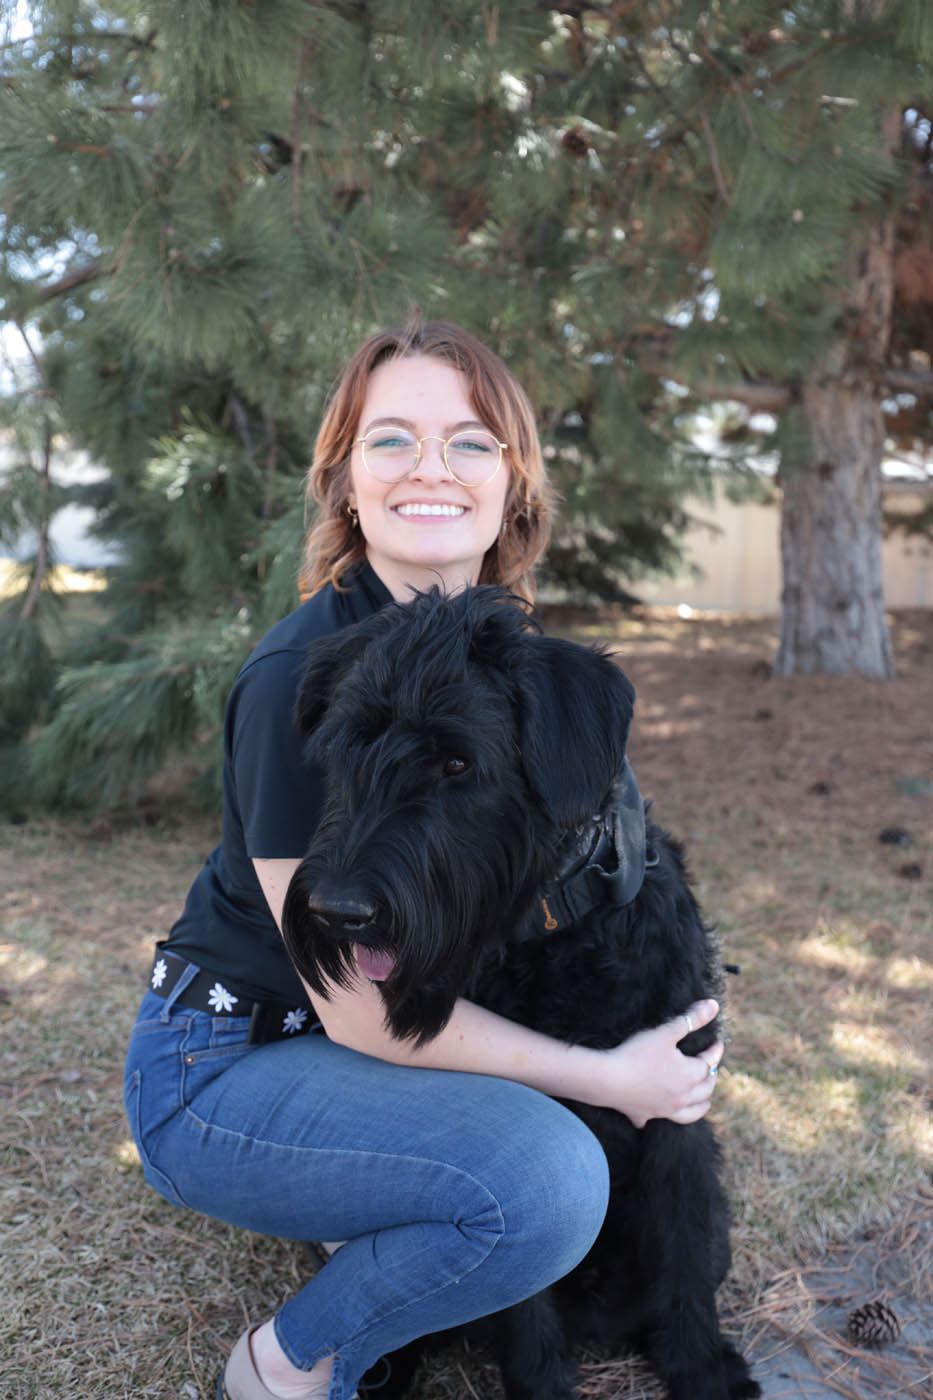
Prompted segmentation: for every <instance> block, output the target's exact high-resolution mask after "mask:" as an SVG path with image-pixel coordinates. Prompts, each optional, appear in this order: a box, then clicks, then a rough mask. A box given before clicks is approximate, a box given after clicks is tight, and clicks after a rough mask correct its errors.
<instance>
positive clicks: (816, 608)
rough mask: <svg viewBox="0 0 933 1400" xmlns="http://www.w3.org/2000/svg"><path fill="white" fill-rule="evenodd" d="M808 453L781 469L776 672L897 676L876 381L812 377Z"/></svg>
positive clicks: (807, 395)
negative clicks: (887, 606)
mask: <svg viewBox="0 0 933 1400" xmlns="http://www.w3.org/2000/svg"><path fill="white" fill-rule="evenodd" d="M803 411H804V415H805V419H806V427H807V429H808V433H807V435H806V436H807V437H808V439H809V451H808V452H807V453H806V457H805V458H804V459H802V460H799V461H797V462H793V463H791V464H790V465H789V467H787V468H782V472H781V477H782V485H783V489H784V506H783V511H782V514H781V564H782V569H783V578H784V586H783V592H782V595H781V641H780V647H779V649H778V655H777V661H776V662H775V670H776V671H777V672H778V674H779V675H784V676H790V675H812V674H814V673H822V674H825V675H852V674H861V675H865V676H876V677H881V678H886V677H890V676H893V675H894V658H893V655H892V652H891V642H890V638H889V636H888V628H887V623H886V621H885V616H884V601H883V598H882V587H881V450H882V440H883V426H882V419H881V408H880V406H879V404H878V403H877V402H876V400H875V396H874V390H873V387H872V386H871V385H865V384H862V385H859V384H850V383H845V382H843V381H840V380H835V381H830V382H829V383H827V384H822V385H817V384H808V385H807V387H806V389H805V390H804V394H803Z"/></svg>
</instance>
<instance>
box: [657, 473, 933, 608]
mask: <svg viewBox="0 0 933 1400" xmlns="http://www.w3.org/2000/svg"><path fill="white" fill-rule="evenodd" d="M928 499H929V496H924V495H923V494H921V492H920V491H919V490H918V489H917V488H913V487H903V486H900V485H888V486H887V487H886V488H885V504H886V505H887V506H889V507H892V508H894V509H896V510H898V511H905V512H906V511H909V510H916V509H919V507H920V506H921V505H922V504H923V503H924V501H925V500H928ZM687 509H688V511H689V513H690V515H691V516H692V517H693V519H694V521H695V524H694V525H692V526H691V528H690V530H689V531H688V533H687V537H686V541H685V553H686V558H687V568H686V569H685V570H684V571H683V572H682V573H681V574H679V575H678V576H677V577H676V578H669V579H660V580H658V581H656V582H654V581H648V580H646V579H642V580H639V581H638V582H637V583H635V584H634V585H633V591H634V592H636V593H637V594H638V596H639V597H640V598H642V599H643V600H644V601H645V602H646V603H657V604H661V605H665V606H677V604H679V603H688V604H689V605H690V606H691V607H693V608H713V609H723V610H725V611H731V612H766V613H776V612H777V611H778V610H779V608H780V602H781V568H780V563H781V561H780V544H779V532H780V514H779V510H778V507H777V505H759V504H755V503H752V502H749V503H747V504H743V505H736V504H735V503H733V502H732V501H729V500H728V499H727V498H726V496H725V494H724V493H723V492H720V493H718V496H717V501H716V504H715V506H711V505H708V504H706V503H705V502H702V501H689V502H688V503H687ZM704 522H709V523H710V524H712V525H713V526H714V529H713V530H710V529H708V528H706V525H705V523H704ZM691 564H693V565H695V566H697V567H698V568H699V569H700V570H701V573H700V576H699V577H698V578H694V577H693V576H692V575H691V572H690V569H689V566H690V565H691ZM882 566H883V569H884V596H885V603H886V604H887V606H888V607H891V608H917V607H921V608H923V607H926V608H929V607H933V549H931V547H930V545H929V544H928V543H924V542H923V541H920V540H906V539H905V538H904V536H903V535H901V534H897V535H892V536H891V537H890V538H888V539H886V540H885V541H884V545H883V548H882Z"/></svg>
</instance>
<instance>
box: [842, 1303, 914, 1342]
mask: <svg viewBox="0 0 933 1400" xmlns="http://www.w3.org/2000/svg"><path fill="white" fill-rule="evenodd" d="M846 1332H847V1334H848V1337H849V1341H850V1342H858V1343H860V1345H862V1346H881V1345H882V1343H884V1342H896V1341H897V1339H898V1337H899V1336H900V1335H901V1324H900V1323H899V1322H898V1320H897V1314H896V1313H895V1312H894V1311H893V1310H892V1309H891V1308H889V1307H888V1305H887V1303H882V1301H881V1299H880V1298H876V1299H875V1300H874V1301H873V1302H871V1303H863V1304H862V1306H861V1307H860V1308H853V1310H852V1312H850V1313H849V1319H848V1322H847V1324H846Z"/></svg>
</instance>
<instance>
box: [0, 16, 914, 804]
mask: <svg viewBox="0 0 933 1400" xmlns="http://www.w3.org/2000/svg"><path fill="white" fill-rule="evenodd" d="M775 14H776V12H775V10H774V7H773V6H765V5H763V4H760V3H757V2H756V0H725V2H724V3H722V4H720V5H718V6H712V7H711V6H702V5H699V4H684V3H673V0H659V2H658V3H657V4H648V5H637V6H636V5H632V4H630V3H626V0H615V2H614V3H604V4H593V5H585V4H583V5H581V4H566V5H563V6H561V5H547V4H542V3H537V2H536V0H515V3H513V4H509V5H507V6H506V5H496V4H492V3H488V4H480V5H475V4H467V3H465V0H431V3H430V4H429V3H427V2H426V0H408V3H405V4H401V3H399V2H398V0H388V3H380V4H378V5H376V4H372V3H367V0H352V2H351V0H333V2H332V3H320V4H315V5H313V6H311V5H308V4H306V3H304V0H262V2H261V3H256V2H255V0H253V3H246V0H216V3H214V4H212V5H210V6H206V5H184V6H182V5H178V4H176V3H174V0H154V2H153V3H152V4H151V5H149V6H147V7H146V10H145V13H144V14H143V13H141V12H140V10H139V8H138V7H137V6H135V5H133V4H130V3H120V0H112V3H97V2H96V0H44V2H43V3H36V4H35V5H34V6H33V10H32V17H33V22H34V34H33V35H32V36H31V37H29V38H26V39H19V40H16V41H13V40H12V39H11V41H10V42H9V43H8V44H7V45H6V47H5V48H4V49H3V50H2V52H0V62H2V65H3V68H2V73H0V190H2V207H3V224H2V243H0V251H2V269H0V276H2V287H0V291H2V295H3V299H4V303H5V306H6V307H7V310H8V314H9V315H11V316H12V317H14V318H15V319H16V320H18V321H20V322H21V323H22V324H23V325H24V326H25V327H26V328H27V331H28V332H29V333H30V334H32V335H34V336H35V337H36V343H37V344H40V343H41V346H42V350H41V360H42V374H43V376H44V380H45V382H46V384H47V386H48V388H47V390H45V392H46V393H47V395H48V396H49V401H50V402H53V403H54V405H55V412H56V414H57V415H59V417H60V421H61V424H62V425H63V427H64V428H65V429H66V430H67V432H68V434H69V436H70V437H71V439H72V440H73V441H75V442H77V443H78V444H80V445H81V446H84V447H86V448H87V449H88V450H89V451H90V452H91V454H92V455H93V457H94V458H95V459H97V460H99V461H101V462H103V463H104V464H106V466H107V467H108V468H109V471H110V475H109V478H108V480H107V481H106V482H105V483H103V485H101V486H98V487H95V488H93V489H90V490H88V491H87V492H86V493H85V495H86V498H87V499H88V500H89V501H91V502H92V503H93V504H94V505H95V507H96V508H97V511H98V529H99V530H100V532H101V534H102V535H104V536H106V537H107V538H108V539H110V540H112V541H116V542H117V543H118V544H119V546H120V548H121V549H122V551H123V559H124V562H123V564H122V565H121V566H120V567H119V568H117V569H115V570H114V571H113V577H112V580H111V584H110V587H109V588H108V593H107V605H108V608H109V609H110V616H109V618H108V621H107V624H106V626H105V627H104V628H103V629H102V630H101V632H100V635H99V636H98V638H97V639H96V640H95V641H94V642H93V643H92V642H91V641H89V640H88V639H83V641H82V656H81V657H80V658H69V665H68V669H67V674H66V675H65V677H64V679H63V683H62V686H61V687H60V689H59V691H58V709H57V712H56V715H55V717H54V720H53V722H52V723H51V725H49V726H48V727H47V728H46V729H45V730H44V731H43V733H42V734H41V735H40V736H39V740H38V748H37V753H38V755H39V757H40V760H41V767H40V770H39V771H41V773H42V774H43V775H44V778H45V781H46V787H47V790H48V791H49V793H50V794H52V793H55V792H59V793H60V792H61V791H62V789H63V788H64V789H67V790H68V791H70V792H72V793H74V794H80V793H82V792H84V793H86V792H87V791H89V790H92V789H93V790H94V791H98V792H99V791H100V790H101V784H106V787H107V791H108V793H109V794H111V795H113V796H116V795H117V794H118V793H119V792H121V791H128V790H130V788H129V780H130V778H132V782H133V783H134V784H135V783H138V782H139V781H141V780H142V778H143V777H144V776H145V774H146V773H148V772H150V771H151V770H152V769H153V768H155V767H157V766H158V764H159V763H160V762H162V761H163V759H164V757H165V756H166V754H167V753H169V752H171V751H172V750H173V749H176V748H185V747H190V745H191V743H192V740H197V741H198V742H199V743H200V744H201V745H202V746H203V745H204V744H205V743H206V741H207V740H208V739H209V738H210V737H211V736H216V732H217V721H218V715H219V711H220V704H221V700H222V696H223V693H224V691H225V688H226V686H227V684H228V683H229V680H230V677H231V675H232V673H233V671H234V670H235V667H236V665H237V664H238V661H239V659H240V658H241V657H242V655H243V654H244V652H245V650H246V649H247V648H248V646H249V645H250V643H251V641H252V640H254V639H255V638H256V637H257V636H258V635H259V634H260V633H261V631H262V630H263V629H264V628H265V627H266V626H267V625H268V623H269V622H270V621H271V620H272V619H273V618H274V617H275V616H278V615H281V613H282V612H284V611H285V610H287V608H288V607H289V606H291V605H292V604H293V603H294V601H295V597H294V582H293V580H294V564H295V561H296V556H297V549H298V545H299V542H300V536H301V533H302V521H303V504H302V500H301V480H302V473H303V470H304V467H305V465H306V463H307V461H308V460H309V457H310V451H311V445H312V443H313V438H314V433H315V429H316V425H317V422H318V421H319V417H320V412H321V408H322V405H323V403H324V401H325V399H326V396H327V392H328V389H329V387H330V386H331V384H332V382H333V377H334V374H335V373H336V371H337V369H338V368H339V365H340V363H341V362H342V361H343V359H344V358H345V357H346V355H347V353H348V352H349V351H350V350H351V349H352V348H353V347H354V346H355V345H356V344H357V343H358V342H359V340H360V339H361V338H362V336H364V335H365V334H367V333H369V332H370V331H371V330H373V329H374V328H376V327H378V326H381V325H385V324H386V323H388V322H391V321H393V320H397V319H400V318H402V317H403V316H404V314H405V313H406V311H407V309H408V308H409V307H410V306H411V305H412V304H413V303H417V304H419V305H420V306H421V307H422V309H423V310H424V311H425V313H426V314H428V315H447V316H450V317H451V318H452V319H456V320H459V321H461V322H463V323H464V324H466V325H468V326H470V327H472V328H474V329H476V330H477V331H478V332H479V333H480V334H481V335H482V336H484V337H485V338H486V339H487V340H489V341H490V342H491V343H492V344H493V345H494V347H495V348H496V349H498V350H499V351H500V353H502V354H503V356H504V357H505V358H506V359H507V361H508V362H509V364H510V365H511V366H512V367H513V368H514V370H515V371H516V373H517V374H518V376H519V377H520V378H521V379H522V381H523V382H524V383H525V384H526V385H527V386H528V388H529V390H530V392H531V394H532V396H533V399H534V402H535V405H536V407H537V409H538V411H539V417H540V422H541V425H542V431H543V437H544V440H545V444H546V450H547V452H548V454H549V456H550V459H551V462H552V465H553V469H554V474H555V476H556V478H557V480H558V484H559V486H560V489H561V491H562V493H563V496H564V500H565V514H564V519H565V524H564V527H563V530H562V533H561V534H560V535H559V536H558V539H557V541H556V544H555V548H554V551H553V553H552V561H553V567H554V570H555V572H554V577H555V578H556V579H558V580H559V581H562V582H563V584H564V586H565V587H566V588H568V589H569V590H571V591H572V592H573V593H574V594H575V595H576V596H591V597H592V596H603V597H605V596H612V595H613V593H614V595H615V596H624V595H625V592H626V588H627V586H630V585H631V584H632V583H633V581H635V580H637V576H638V573H639V571H640V570H642V569H644V568H645V567H646V566H650V567H664V566H665V564H667V563H669V562H670V561H671V560H672V558H673V557H674V556H675V555H676V548H677V545H676V538H677V533H678V531H679V530H680V529H681V528H682V527H683V524H684V523H685V520H686V516H685V513H684V509H683V506H682V504H681V502H682V500H683V497H684V494H685V492H686V491H687V489H688V488H692V489H694V490H696V489H699V488H700V487H701V485H702V483H703V482H704V481H706V480H708V478H709V468H710V465H711V463H710V461H709V459H708V457H707V456H706V455H705V454H704V453H702V452H700V451H699V450H698V449H697V447H696V445H695V442H694V434H693V431H692V427H693V421H694V416H695V414H696V412H697V411H698V410H699V409H700V408H701V407H703V406H704V405H705V404H707V403H708V402H709V401H710V400H711V399H722V400H729V401H732V402H733V403H734V404H735V405H737V406H741V408H742V409H743V410H744V411H745V420H746V421H745V423H744V433H740V434H734V435H733V443H732V445H731V446H729V447H728V448H725V447H724V449H723V452H722V454H720V455H721V458H722V461H720V462H717V465H723V464H725V465H728V466H729V468H730V469H731V470H732V472H733V473H734V474H737V475H738V476H740V477H741V476H743V475H744V476H745V477H750V476H751V475H752V469H753V465H754V462H755V460H756V457H757V456H758V455H759V454H760V453H761V452H762V451H775V450H777V451H779V452H780V456H781V484H782V488H783V492H784V500H785V510H784V517H785V523H784V536H785V597H784V609H783V615H784V621H783V635H782V647H781V653H780V656H779V666H780V668H781V669H784V670H814V669H828V670H862V671H866V672H868V673H870V674H889V673H890V669H891V666H890V649H889V646H888V643H887V637H886V633H885V631H884V618H883V611H882V607H881V597H880V572H879V568H878V564H877V546H878V541H879V540H880V519H879V508H878V482H879V458H880V452H881V444H882V441H883V425H882V408H883V404H884V400H885V395H886V393H887V392H888V390H889V388H890V387H892V385H893V387H897V385H894V381H893V379H892V376H894V375H895V374H896V373H900V374H901V376H902V380H901V385H900V386H901V387H904V383H905V381H904V380H903V375H904V374H905V373H906V371H905V370H904V368H903V365H902V364H901V365H899V364H898V357H900V359H901V360H902V361H903V360H904V359H905V357H906V355H907V351H908V349H912V350H916V349H917V348H921V349H922V348H923V344H922V334H920V333H918V331H917V327H916V326H913V325H912V326H911V329H910V330H909V331H908V332H905V334H906V335H907V342H909V343H907V342H905V340H904V338H903V337H901V338H900V339H899V337H898V334H897V325H898V312H899V310H900V309H902V308H901V307H900V304H899V303H898V301H897V300H893V301H892V298H893V292H892V288H893V287H894V280H893V279H894V276H895V270H896V264H897V259H896V251H897V250H896V247H895V238H896V234H897V231H898V230H901V229H903V228H904V227H905V223H904V218H905V215H904V210H905V208H906V202H907V201H908V199H910V200H911V201H912V209H911V213H910V219H911V235H910V236H911V239H912V246H913V247H914V249H917V248H918V247H923V246H926V245H928V243H929V221H928V219H927V217H926V213H925V206H924V204H923V200H922V199H921V198H919V197H918V193H917V191H918V187H919V188H921V189H922V186H923V181H924V179H925V166H924V164H923V161H922V160H914V161H913V162H912V158H911V156H910V153H909V151H908V153H907V154H905V152H904V151H903V150H902V149H901V145H902V143H903V141H904V140H905V135H904V132H905V128H904V125H903V121H902V113H903V111H904V109H905V108H906V107H907V105H908V104H910V103H912V104H913V106H914V108H916V109H918V110H919V104H920V98H919V96H918V92H919V91H922V87H923V82H924V79H925V75H926V74H927V72H928V69H927V68H924V66H923V65H924V64H928V63H929V60H930V56H931V52H930V51H931V48H933V25H931V22H930V20H929V17H928V14H927V7H926V6H925V5H924V4H923V3H922V0H890V3H887V4H882V3H880V0H876V3H873V4H869V3H867V0H866V3H856V0H848V3H837V4H832V3H829V0H814V3H811V4H808V5H793V4H789V5H786V6H784V7H782V9H781V10H780V12H779V14H780V20H779V22H777V21H776V19H775ZM908 144H909V142H908ZM926 159H927V161H928V160H929V152H927V156H926ZM892 304H893V307H894V310H893V312H892ZM892 328H893V329H892ZM911 384H912V385H913V387H914V388H915V390H916V391H918V392H921V393H923V394H928V393H929V384H928V382H927V378H926V377H924V376H923V375H920V376H919V378H918V376H917V375H916V374H914V376H913V378H912V379H911ZM40 387H41V386H40ZM755 409H767V410H769V411H770V412H772V413H774V414H775V415H776V416H777V418H778V420H779V421H778V428H777V431H776V432H771V433H768V432H767V431H762V430H760V428H759V427H758V423H759V420H758V419H756V418H754V417H753V416H752V414H753V411H754V410H755ZM844 433H848V438H847V439H846V438H845V436H844ZM853 483H854V484H853ZM844 521H845V522H848V524H849V526H850V532H849V535H848V536H847V537H845V538H843V535H842V532H841V525H842V523H843V522H844ZM808 541H809V542H810V543H811V546H812V547H811V551H810V554H809V555H808V556H806V557H800V551H799V549H798V546H799V545H800V544H802V543H804V542H808ZM849 561H851V562H852V565H853V566H852V567H851V568H848V571H847V564H848V562H849ZM130 697H132V703H131V702H130ZM107 775H109V777H108V776H107Z"/></svg>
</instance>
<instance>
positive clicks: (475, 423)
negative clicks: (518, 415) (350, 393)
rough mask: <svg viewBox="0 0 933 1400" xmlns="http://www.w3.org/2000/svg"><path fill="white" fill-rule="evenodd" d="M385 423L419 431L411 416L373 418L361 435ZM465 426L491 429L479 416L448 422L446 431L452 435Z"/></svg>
mask: <svg viewBox="0 0 933 1400" xmlns="http://www.w3.org/2000/svg"><path fill="white" fill-rule="evenodd" d="M383 424H387V425H388V424H394V425H395V426H396V427H398V428H408V430H409V431H410V432H412V433H417V430H416V427H415V424H414V423H413V422H412V421H411V419H410V418H373V419H372V421H371V422H369V423H367V424H366V427H365V428H364V429H363V431H362V433H361V434H360V436H361V437H365V436H366V434H367V433H369V432H371V431H372V430H373V428H378V427H381V426H382V425H383ZM464 428H481V429H482V431H483V432H488V431H489V429H488V428H487V427H486V424H485V423H481V422H480V421H479V419H478V418H464V419H462V420H461V421H460V422H459V423H448V424H447V425H446V428H445V431H446V433H447V435H448V436H450V434H451V433H459V432H462V430H463V429H464Z"/></svg>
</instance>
